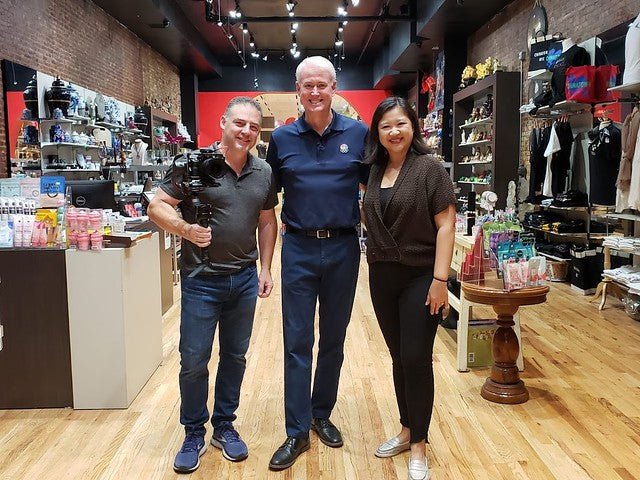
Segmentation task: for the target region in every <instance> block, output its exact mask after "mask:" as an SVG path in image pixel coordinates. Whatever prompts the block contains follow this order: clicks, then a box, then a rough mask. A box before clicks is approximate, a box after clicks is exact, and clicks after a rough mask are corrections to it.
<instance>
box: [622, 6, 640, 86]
mask: <svg viewBox="0 0 640 480" xmlns="http://www.w3.org/2000/svg"><path fill="white" fill-rule="evenodd" d="M637 82H640V15H638V17H637V18H636V20H635V21H634V22H633V23H632V24H631V25H629V30H628V31H627V38H626V39H625V42H624V75H623V77H622V83H624V84H626V83H637Z"/></svg>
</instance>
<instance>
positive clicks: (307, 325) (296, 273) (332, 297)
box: [282, 233, 360, 437]
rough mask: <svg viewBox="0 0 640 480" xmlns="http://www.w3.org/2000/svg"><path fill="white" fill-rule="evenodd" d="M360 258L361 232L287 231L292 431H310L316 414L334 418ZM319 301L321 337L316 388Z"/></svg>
mask: <svg viewBox="0 0 640 480" xmlns="http://www.w3.org/2000/svg"><path fill="white" fill-rule="evenodd" d="M359 263H360V245H359V243H358V237H357V235H356V234H355V233H354V234H353V235H343V236H340V237H336V238H327V239H316V238H312V237H307V236H304V235H297V234H286V235H285V236H284V241H283V245H282V314H283V332H284V350H285V352H284V354H285V356H284V401H285V420H286V430H287V436H294V437H301V436H307V435H308V434H309V428H310V425H311V418H312V417H317V418H329V416H330V415H331V411H332V410H333V407H334V406H335V403H336V397H337V394H338V382H339V380H340V369H341V367H342V361H343V359H344V354H343V347H344V339H345V336H346V333H347V325H348V324H349V319H350V318H351V308H352V307H353V298H354V296H355V290H356V282H357V280H358V267H359ZM318 302H319V304H320V307H319V317H320V319H319V333H320V340H319V341H318V358H317V362H316V371H315V375H314V382H313V392H311V363H312V357H313V343H314V318H315V312H316V303H318Z"/></svg>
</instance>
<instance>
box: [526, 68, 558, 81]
mask: <svg viewBox="0 0 640 480" xmlns="http://www.w3.org/2000/svg"><path fill="white" fill-rule="evenodd" d="M552 76H553V72H550V71H549V70H535V71H533V72H529V73H528V74H527V80H529V81H536V80H537V81H548V80H551V77H552Z"/></svg>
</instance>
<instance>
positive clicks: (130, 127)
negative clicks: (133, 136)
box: [127, 116, 137, 130]
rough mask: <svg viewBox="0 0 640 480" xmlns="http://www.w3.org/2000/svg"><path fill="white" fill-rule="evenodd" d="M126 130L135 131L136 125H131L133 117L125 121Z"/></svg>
mask: <svg viewBox="0 0 640 480" xmlns="http://www.w3.org/2000/svg"><path fill="white" fill-rule="evenodd" d="M127 128H129V129H131V130H137V129H136V124H135V123H133V117H132V116H129V118H128V120H127Z"/></svg>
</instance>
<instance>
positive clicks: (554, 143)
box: [542, 123, 562, 197]
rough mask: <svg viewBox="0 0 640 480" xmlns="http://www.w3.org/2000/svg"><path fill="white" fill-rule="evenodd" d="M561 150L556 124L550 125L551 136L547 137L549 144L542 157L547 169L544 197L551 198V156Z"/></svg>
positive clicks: (543, 189)
mask: <svg viewBox="0 0 640 480" xmlns="http://www.w3.org/2000/svg"><path fill="white" fill-rule="evenodd" d="M560 150H562V147H561V146H560V139H559V138H558V134H557V133H556V124H555V123H554V124H553V125H551V134H550V135H549V143H548V144H547V148H545V150H544V156H545V157H547V169H546V171H545V174H544V183H543V185H542V194H543V195H544V196H545V197H553V191H552V189H551V176H552V173H551V159H552V158H553V154H554V153H556V152H559V151H560Z"/></svg>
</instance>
